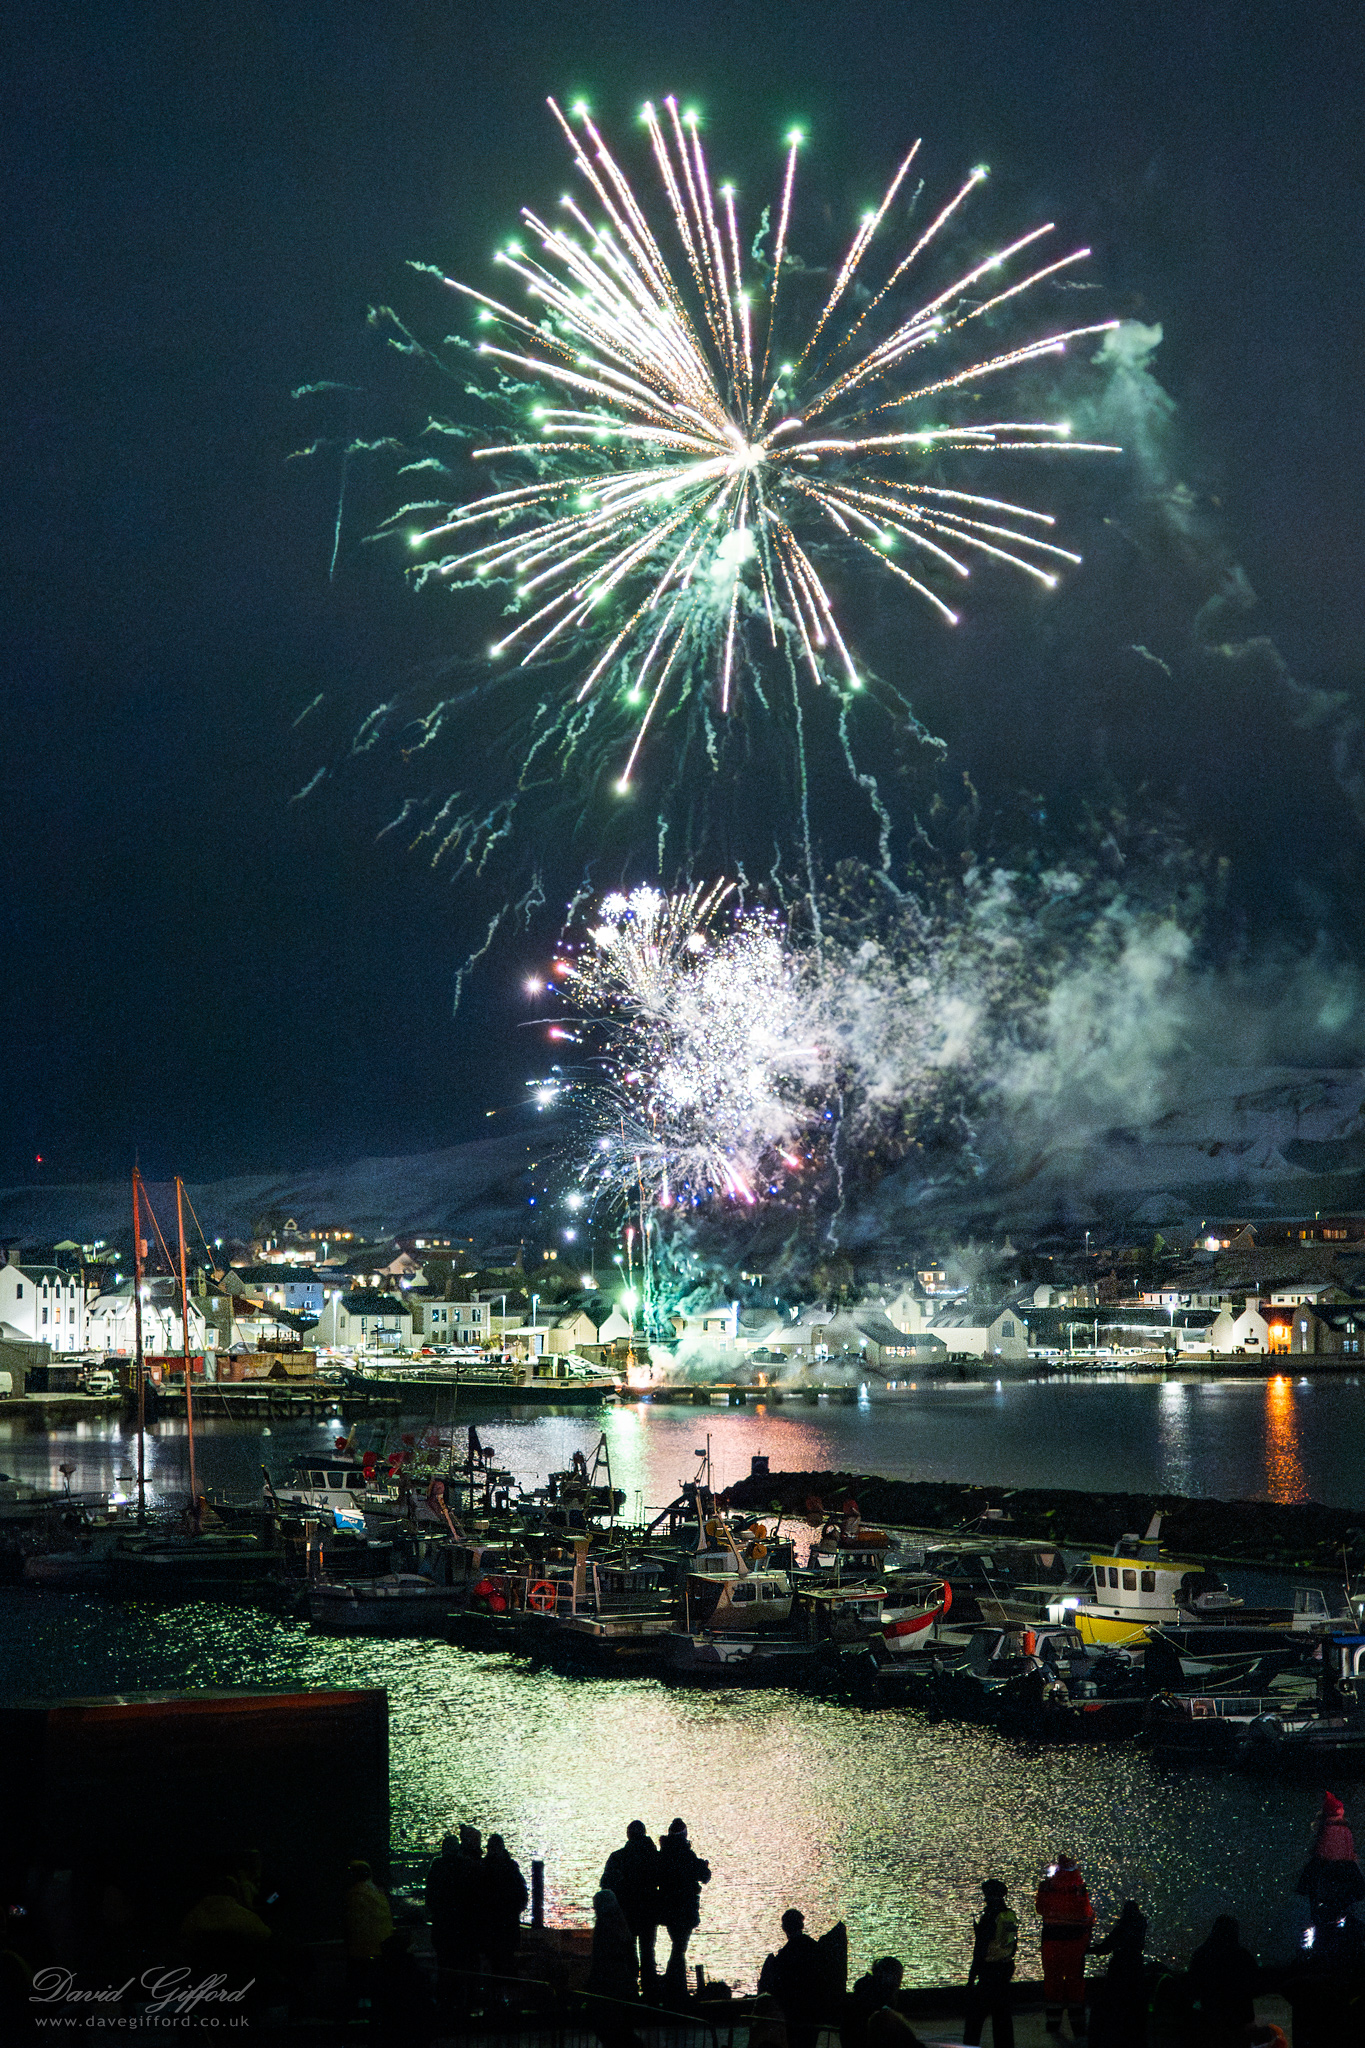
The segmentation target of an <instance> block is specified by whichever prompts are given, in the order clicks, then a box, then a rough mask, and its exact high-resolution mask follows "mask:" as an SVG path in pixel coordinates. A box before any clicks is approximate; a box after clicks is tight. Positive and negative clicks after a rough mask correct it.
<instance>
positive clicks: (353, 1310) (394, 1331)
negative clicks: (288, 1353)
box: [308, 1287, 412, 1351]
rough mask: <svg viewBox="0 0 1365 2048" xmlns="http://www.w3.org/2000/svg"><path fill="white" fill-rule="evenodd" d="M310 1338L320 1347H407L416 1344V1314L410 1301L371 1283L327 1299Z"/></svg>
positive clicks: (394, 1348)
mask: <svg viewBox="0 0 1365 2048" xmlns="http://www.w3.org/2000/svg"><path fill="white" fill-rule="evenodd" d="M308 1339H309V1342H310V1343H311V1344H313V1345H315V1346H316V1348H317V1349H318V1350H319V1351H324V1350H327V1351H336V1350H340V1351H378V1350H381V1349H382V1350H385V1351H407V1350H410V1349H411V1347H412V1316H411V1314H410V1312H409V1309H408V1305H407V1303H406V1301H399V1300H398V1299H397V1297H396V1296H395V1295H392V1294H378V1293H375V1292H374V1291H373V1290H372V1289H370V1288H368V1287H367V1288H364V1289H362V1290H360V1291H358V1292H357V1293H355V1294H333V1295H330V1296H329V1297H328V1299H327V1300H326V1301H325V1302H324V1303H323V1305H322V1313H321V1315H320V1316H319V1317H318V1320H317V1324H316V1327H315V1328H314V1329H312V1330H310V1331H309V1333H308Z"/></svg>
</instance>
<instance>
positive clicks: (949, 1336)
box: [931, 1303, 1028, 1364]
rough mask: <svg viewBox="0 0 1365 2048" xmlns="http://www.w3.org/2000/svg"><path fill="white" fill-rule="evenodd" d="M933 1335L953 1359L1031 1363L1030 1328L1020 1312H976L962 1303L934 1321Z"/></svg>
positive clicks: (1011, 1308) (986, 1309) (1016, 1310)
mask: <svg viewBox="0 0 1365 2048" xmlns="http://www.w3.org/2000/svg"><path fill="white" fill-rule="evenodd" d="M931 1333H932V1335H933V1336H935V1337H941V1338H942V1339H943V1342H944V1344H945V1345H946V1347H947V1351H948V1356H949V1357H950V1358H980V1359H983V1360H985V1361H986V1362H987V1363H989V1362H990V1361H991V1360H992V1359H997V1358H998V1359H1000V1360H1002V1361H1006V1362H1017V1363H1021V1364H1022V1363H1024V1362H1026V1361H1027V1359H1028V1324H1027V1323H1026V1322H1025V1321H1024V1319H1023V1316H1022V1315H1021V1314H1020V1313H1019V1311H1018V1309H1017V1308H1014V1307H1013V1306H1009V1307H1007V1308H1002V1309H989V1308H985V1309H983V1308H973V1307H971V1306H970V1305H969V1304H967V1303H959V1304H958V1305H957V1306H956V1307H954V1308H946V1309H944V1310H943V1311H942V1312H941V1313H940V1314H939V1315H936V1316H935V1317H934V1320H933V1323H932V1325H931Z"/></svg>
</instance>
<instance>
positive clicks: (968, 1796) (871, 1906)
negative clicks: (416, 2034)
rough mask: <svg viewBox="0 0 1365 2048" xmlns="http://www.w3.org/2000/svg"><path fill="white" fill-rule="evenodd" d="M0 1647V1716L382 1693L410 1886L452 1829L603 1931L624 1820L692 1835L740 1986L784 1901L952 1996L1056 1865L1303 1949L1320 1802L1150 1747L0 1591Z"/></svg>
mask: <svg viewBox="0 0 1365 2048" xmlns="http://www.w3.org/2000/svg"><path fill="white" fill-rule="evenodd" d="M0 1630H3V1639H4V1640H5V1641H6V1643H7V1645H8V1646H9V1650H8V1654H7V1657H6V1661H5V1668H4V1671H3V1674H0V1694H3V1695H4V1696H7V1697H9V1698H18V1697H24V1696H29V1697H32V1696H35V1695H39V1696H41V1695H43V1694H47V1695H49V1696H51V1695H60V1694H62V1693H68V1692H70V1691H71V1690H72V1689H73V1677H72V1674H73V1673H78V1674H79V1677H78V1679H76V1680H75V1681H74V1682H75V1683H76V1684H78V1685H79V1689H80V1690H81V1691H82V1692H87V1693H108V1692H116V1691H128V1690H134V1689H137V1688H142V1687H146V1688H159V1687H168V1688H172V1689H174V1690H177V1691H180V1690H185V1689H189V1688H194V1687H198V1686H210V1685H251V1686H261V1687H294V1686H374V1685H380V1686H384V1687H386V1688H387V1689H388V1693H389V1699H390V1742H391V1787H392V1806H393V1841H394V1848H395V1852H396V1854H397V1857H398V1859H399V1862H400V1864H405V1865H406V1869H407V1871H408V1872H410V1873H411V1874H412V1875H414V1876H416V1875H417V1874H419V1873H420V1871H421V1869H422V1867H423V1865H424V1863H425V1860H426V1859H427V1858H428V1857H430V1856H431V1855H432V1854H434V1852H435V1850H436V1848H437V1847H438V1845H439V1843H440V1840H441V1837H442V1835H443V1834H444V1833H445V1832H446V1831H447V1830H449V1829H450V1828H452V1827H453V1826H455V1825H456V1824H457V1823H459V1822H461V1821H468V1822H471V1823H473V1825H475V1826H477V1827H481V1828H483V1829H484V1830H485V1831H488V1830H491V1829H496V1830H498V1831H499V1832H501V1833H503V1834H505V1835H506V1837H507V1840H508V1842H509V1844H510V1845H511V1847H512V1849H513V1851H514V1853H515V1854H516V1855H517V1856H518V1857H519V1858H520V1859H521V1861H522V1863H523V1865H525V1864H526V1862H527V1861H528V1859H529V1858H531V1857H533V1856H539V1857H543V1858H544V1861H545V1866H546V1883H547V1905H548V1907H549V1909H550V1911H551V1914H552V1916H553V1917H554V1918H555V1919H558V1920H568V1921H578V1922H586V1921H587V1919H588V1918H589V1917H590V1915H589V1907H590V1901H591V1897H592V1893H593V1891H594V1889H595V1886H596V1883H597V1880H598V1876H599V1873H600V1871H601V1869H602V1865H603V1863H604V1862H605V1860H606V1857H607V1855H608V1854H609V1852H610V1851H611V1850H612V1849H613V1848H614V1847H616V1846H617V1845H618V1844H619V1843H620V1842H621V1841H622V1840H623V1839H624V1836H625V1828H626V1823H627V1822H628V1821H630V1820H633V1819H635V1818H636V1817H637V1816H638V1817H639V1818H641V1819H643V1820H644V1821H645V1822H646V1823H647V1825H648V1826H649V1828H650V1830H651V1832H653V1833H655V1834H658V1833H661V1832H662V1831H663V1830H664V1829H666V1828H667V1826H668V1823H669V1821H670V1820H671V1819H672V1818H673V1816H674V1815H675V1814H681V1815H682V1816H683V1817H684V1818H685V1819H686V1820H687V1822H688V1824H689V1827H690V1830H691V1833H692V1837H693V1840H694V1841H695V1842H696V1844H697V1847H698V1849H699V1851H700V1853H701V1854H703V1855H705V1856H707V1857H708V1858H709V1859H710V1861H711V1865H712V1868H713V1870H714V1872H715V1878H714V1881H713V1882H712V1883H711V1884H710V1885H709V1886H708V1887H707V1889H706V1893H705V1895H704V1899H703V1919H702V1927H701V1931H700V1934H699V1935H698V1936H697V1938H696V1939H695V1941H694V1943H693V1949H694V1953H695V1955H696V1959H697V1960H698V1961H701V1962H704V1963H705V1965H706V1967H707V1969H708V1971H714V1972H715V1973H717V1974H720V1975H723V1976H724V1977H726V1978H727V1980H728V1981H730V1982H731V1983H733V1984H736V1985H738V1986H742V1987H746V1988H748V1987H752V1985H753V1983H754V1979H755V1975H756V1972H757V1969H758V1966H759V1964H760V1962H761V1961H762V1958H763V1955H764V1954H765V1952H766V1951H767V1950H768V1949H770V1948H773V1947H775V1946H776V1945H777V1942H778V1940H779V1932H778V1920H779V1917H780V1915H781V1913H782V1911H783V1909H784V1908H785V1907H787V1906H789V1905H796V1906H799V1907H800V1908H801V1909H802V1910H803V1911H804V1912H805V1914H806V1916H807V1919H808V1921H810V1922H811V1923H812V1924H814V1925H816V1926H818V1927H825V1926H828V1925H830V1924H832V1923H833V1922H834V1921H835V1920H837V1919H840V1918H842V1919H845V1920H847V1922H848V1925H849V1930H850V1941H851V1945H852V1950H853V1960H854V1963H855V1966H856V1969H857V1970H859V1971H861V1970H862V1969H864V1968H865V1967H866V1966H867V1964H868V1962H869V1961H870V1960H871V1959H872V1957H874V1956H877V1955H882V1954H899V1955H901V1956H903V1957H904V1958H905V1960H906V1963H907V1966H908V1969H909V1973H910V1977H911V1980H912V1981H913V1982H919V1983H941V1982H944V1981H946V1980H948V1979H950V1978H959V1979H960V1977H961V1975H962V1972H963V1969H964V1966H965V1963H966V1960H967V1958H968V1956H969V1953H970V1945H971V1920H972V1915H973V1912H974V1911H976V1910H977V1909H978V1908H979V1905H980V1892H979V1889H978V1887H979V1885H980V1882H981V1879H982V1877H983V1876H985V1875H987V1874H993V1875H997V1876H1000V1877H1003V1878H1004V1880H1005V1881H1006V1883H1007V1884H1008V1885H1009V1886H1010V1887H1011V1890H1012V1892H1013V1894H1014V1896H1015V1897H1016V1898H1019V1899H1025V1900H1026V1899H1028V1898H1029V1897H1030V1896H1031V1893H1032V1890H1033V1887H1034V1886H1035V1885H1036V1883H1037V1881H1038V1878H1039V1875H1040V1874H1041V1872H1042V1870H1043V1868H1044V1867H1045V1865H1046V1864H1048V1863H1050V1862H1053V1861H1055V1859H1056V1857H1057V1855H1058V1854H1059V1853H1060V1852H1063V1851H1064V1852H1066V1853H1067V1854H1069V1855H1073V1856H1076V1857H1077V1858H1078V1859H1079V1860H1080V1862H1081V1863H1082V1866H1083V1867H1084V1869H1085V1872H1086V1877H1087V1880H1088V1882H1089V1884H1090V1886H1091V1890H1092V1893H1093V1894H1094V1896H1095V1901H1096V1905H1097V1907H1098V1909H1099V1912H1100V1917H1101V1920H1102V1921H1107V1920H1108V1919H1109V1918H1110V1917H1111V1916H1112V1915H1113V1914H1114V1913H1116V1912H1117V1911H1118V1908H1119V1906H1120V1904H1121V1902H1122V1901H1123V1899H1125V1898H1129V1897H1132V1898H1139V1899H1141V1900H1142V1902H1143V1907H1144V1910H1145V1911H1146V1912H1147V1914H1148V1915H1149V1918H1150V1920H1151V1923H1152V1935H1151V1948H1152V1951H1153V1953H1155V1954H1164V1953H1172V1954H1188V1951H1189V1949H1190V1947H1191V1946H1192V1945H1193V1943H1194V1941H1196V1940H1198V1939H1200V1938H1202V1935H1203V1934H1204V1933H1205V1932H1207V1929H1208V1925H1209V1921H1210V1919H1211V1917H1212V1915H1213V1914H1214V1913H1215V1912H1220V1911H1224V1912H1231V1913H1234V1914H1236V1915H1237V1916H1238V1917H1239V1918H1240V1919H1241V1921H1242V1923H1243V1932H1244V1935H1245V1936H1246V1937H1247V1939H1248V1940H1249V1941H1250V1942H1251V1943H1252V1945H1253V1946H1254V1945H1260V1944H1264V1945H1266V1946H1268V1947H1270V1948H1272V1949H1276V1948H1282V1947H1288V1946H1289V1945H1290V1944H1291V1943H1292V1940H1293V1938H1294V1937H1293V1932H1292V1928H1291V1922H1292V1921H1293V1910H1292V1903H1290V1902H1288V1886H1287V1884H1285V1882H1284V1872H1285V1870H1286V1869H1287V1868H1289V1867H1290V1865H1292V1863H1293V1861H1294V1856H1295V1854H1296V1853H1297V1852H1298V1845H1299V1843H1300V1841H1301V1839H1302V1837H1303V1836H1304V1834H1305V1833H1306V1831H1307V1829H1308V1827H1309V1825H1310V1823H1311V1818H1312V1814H1313V1811H1314V1808H1315V1806H1316V1804H1317V1800H1318V1797H1319V1796H1320V1795H1319V1794H1318V1793H1317V1792H1316V1790H1315V1789H1313V1788H1308V1789H1296V1788H1293V1787H1285V1786H1279V1785H1271V1786H1263V1785H1261V1784H1256V1785H1251V1784H1248V1783H1247V1782H1246V1781H1245V1780H1243V1779H1240V1778H1238V1777H1236V1776H1235V1775H1233V1774H1229V1775H1228V1776H1227V1777H1226V1778H1215V1777H1204V1776H1200V1777H1180V1778H1178V1779H1175V1778H1172V1777H1171V1776H1169V1775H1167V1774H1163V1773H1161V1772H1158V1771H1157V1770H1155V1769H1154V1768H1153V1766H1152V1765H1151V1764H1150V1763H1148V1762H1147V1760H1146V1759H1145V1758H1144V1757H1143V1756H1142V1754H1141V1753H1140V1752H1138V1751H1137V1750H1136V1749H1134V1748H1128V1747H1125V1748H1121V1749H1115V1750H1101V1749H1097V1750H1093V1751H1091V1750H1081V1751H1076V1750H1030V1749H1028V1748H1026V1747H1024V1746H1021V1745H1017V1744H1014V1743H1010V1742H1007V1741H1005V1740H1003V1739H1001V1738H1000V1737H998V1736H995V1735H993V1734H990V1733H988V1732H987V1731H985V1730H981V1729H972V1728H966V1727H958V1726H954V1725H952V1724H948V1723H930V1722H928V1721H926V1720H925V1719H924V1718H923V1717H922V1716H921V1715H919V1714H918V1713H915V1712H913V1711H888V1712H882V1713H865V1712H860V1711H856V1710H853V1709H850V1708H847V1707H843V1706H840V1705H837V1704H834V1703H831V1702H825V1701H821V1700H817V1699H811V1698H807V1697H804V1696H802V1695H797V1694H786V1693H780V1692H773V1693H744V1692H736V1693H729V1694H725V1693H715V1694H708V1693H690V1692H679V1691H670V1690H668V1689H667V1688H665V1687H663V1686H661V1685H659V1684H657V1683H655V1682H653V1681H649V1680H640V1679H636V1680H601V1681H595V1682H585V1681H575V1680H572V1679H568V1678H563V1677H560V1676H557V1675H555V1674H553V1673H550V1672H545V1671H535V1670H532V1669H530V1668H529V1667H528V1666H526V1665H523V1664H519V1663H514V1662H512V1661H510V1660H507V1659H504V1658H502V1657H500V1656H479V1655H475V1654H472V1653H470V1652H466V1651H460V1650H453V1649H450V1648H447V1647H446V1646H445V1645H442V1644H435V1643H402V1644H391V1645H386V1644H383V1643H366V1642H360V1641H353V1642H348V1641H345V1640H337V1639H330V1638H323V1637H317V1636H313V1635H312V1634H311V1633H310V1632H309V1631H308V1629H307V1628H306V1627H305V1626H301V1625H299V1624H297V1623H293V1622H288V1621H283V1620H280V1619H277V1618H273V1617H269V1616H265V1615H260V1614H255V1613H251V1612H243V1611H240V1610H229V1609H226V1608H215V1607H212V1606H207V1605H205V1606H202V1607H198V1608H192V1609H182V1610H175V1609H165V1610H159V1609H156V1608H154V1607H150V1606H143V1605H138V1604H132V1605H128V1606H126V1607H123V1608H117V1609H116V1608H113V1607H112V1606H109V1605H105V1604H102V1603H99V1602H95V1601H85V1600H80V1599H76V1598H62V1597H60V1596H55V1595H33V1596H29V1595H20V1594H16V1593H10V1592H0ZM1282 1890H1283V1891H1284V1892H1285V1894H1286V1898H1285V1900H1281V1898H1280V1896H1279V1895H1280V1893H1281V1891H1282ZM1035 1953H1036V1952H1035V1951H1032V1950H1030V1955H1032V1954H1035Z"/></svg>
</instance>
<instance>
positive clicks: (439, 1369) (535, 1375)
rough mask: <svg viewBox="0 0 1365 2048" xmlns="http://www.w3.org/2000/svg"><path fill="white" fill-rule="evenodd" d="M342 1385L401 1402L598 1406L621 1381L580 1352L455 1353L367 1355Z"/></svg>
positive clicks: (348, 1366)
mask: <svg viewBox="0 0 1365 2048" xmlns="http://www.w3.org/2000/svg"><path fill="white" fill-rule="evenodd" d="M341 1363H342V1371H343V1384H344V1385H346V1386H353V1387H355V1388H357V1389H358V1390H360V1391H364V1392H367V1393H383V1394H396V1395H398V1396H399V1397H400V1398H402V1397H406V1396H413V1395H419V1394H420V1395H426V1396H430V1395H431V1394H432V1393H438V1392H447V1393H455V1394H458V1395H459V1396H461V1397H462V1398H463V1399H464V1400H465V1401H466V1402H467V1401H478V1400H481V1399H482V1400H496V1401H516V1402H521V1401H542V1402H546V1403H548V1404H551V1405H555V1406H559V1405H564V1406H575V1405H583V1406H588V1405H597V1404H600V1403H601V1402H604V1401H614V1400H615V1399H616V1398H617V1396H618V1394H619V1393H620V1390H621V1377H620V1375H619V1373H617V1372H615V1371H614V1370H613V1369H612V1368H611V1367H609V1366H603V1365H596V1364H594V1363H593V1361H592V1360H591V1359H589V1358H583V1357H581V1356H580V1355H579V1354H578V1353H577V1352H574V1351H569V1352H563V1353H555V1354H553V1355H551V1354H548V1353H547V1354H545V1355H543V1356H540V1357H533V1358H527V1357H525V1356H524V1355H522V1354H520V1353H513V1352H501V1353H495V1352H486V1351H483V1352H452V1353H451V1354H450V1355H449V1356H447V1357H445V1358H440V1357H436V1356H433V1357H430V1358H421V1359H410V1360H408V1359H396V1358H392V1357H389V1356H387V1355H386V1356H382V1357H375V1358H370V1357H368V1356H365V1355H363V1354H362V1355H361V1356H360V1357H358V1358H356V1359H354V1360H350V1361H342V1362H341Z"/></svg>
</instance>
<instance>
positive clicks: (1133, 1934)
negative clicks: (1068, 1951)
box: [1090, 1899, 1147, 2048]
mask: <svg viewBox="0 0 1365 2048" xmlns="http://www.w3.org/2000/svg"><path fill="white" fill-rule="evenodd" d="M1146 1940H1147V1922H1146V1920H1145V1919H1144V1917H1143V1915H1142V1913H1141V1911H1140V1910H1139V1907H1138V1903H1137V1901H1136V1899H1125V1900H1124V1902H1123V1911H1122V1912H1121V1913H1120V1914H1119V1917H1118V1919H1117V1920H1116V1921H1115V1922H1114V1924H1113V1926H1112V1927H1111V1928H1110V1930H1109V1932H1108V1934H1106V1935H1105V1937H1104V1940H1103V1941H1097V1942H1096V1943H1095V1944H1094V1946H1093V1948H1092V1949H1091V1951H1090V1953H1091V1955H1092V1956H1108V1958H1109V1967H1108V1969H1107V1970H1106V1971H1105V1973H1104V1975H1103V1977H1101V1978H1100V1980H1099V1982H1098V1984H1096V1985H1095V1987H1094V1989H1093V1991H1092V1992H1091V2013H1090V2039H1091V2042H1092V2044H1093V2048H1143V2043H1144V2042H1145V2041H1146V2039H1147V1959H1146V1957H1145V1956H1144V1954H1143V1952H1142V1951H1143V1945H1144V1943H1145V1942H1146Z"/></svg>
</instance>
